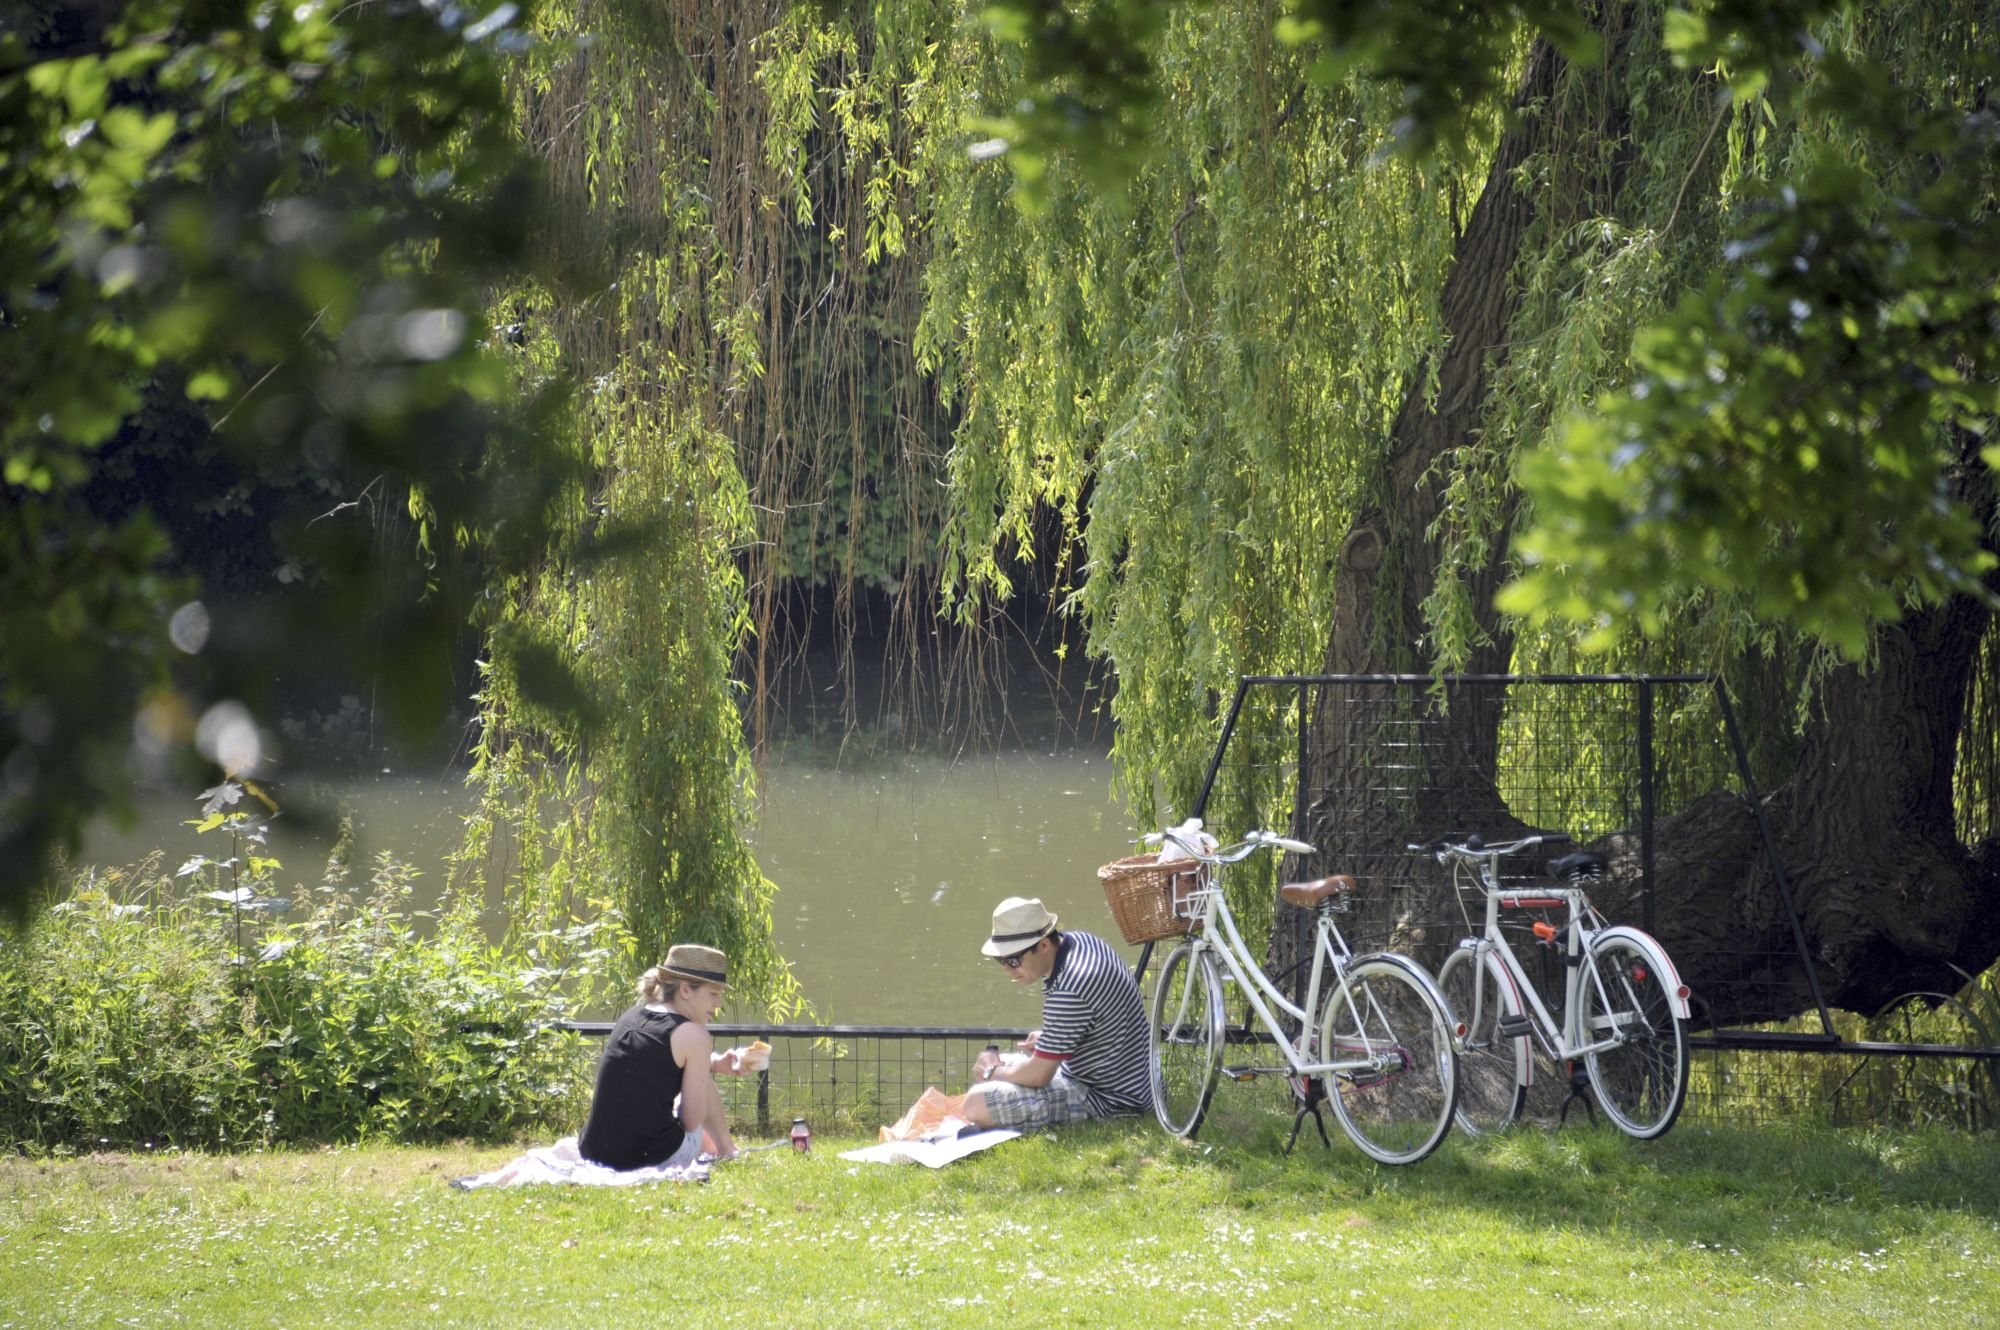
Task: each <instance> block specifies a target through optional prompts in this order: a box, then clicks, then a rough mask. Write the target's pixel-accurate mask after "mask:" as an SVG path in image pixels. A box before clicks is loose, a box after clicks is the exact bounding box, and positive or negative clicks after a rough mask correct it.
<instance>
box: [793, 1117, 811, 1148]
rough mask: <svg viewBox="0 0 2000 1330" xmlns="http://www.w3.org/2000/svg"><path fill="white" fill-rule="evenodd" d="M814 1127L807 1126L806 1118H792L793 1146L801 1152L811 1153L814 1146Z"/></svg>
mask: <svg viewBox="0 0 2000 1330" xmlns="http://www.w3.org/2000/svg"><path fill="white" fill-rule="evenodd" d="M812 1141H813V1134H812V1128H810V1127H808V1126H806V1120H805V1119H804V1118H793V1119H792V1148H793V1149H794V1150H797V1151H798V1152H799V1153H800V1154H807V1153H809V1152H810V1151H811V1150H812V1148H813V1145H812Z"/></svg>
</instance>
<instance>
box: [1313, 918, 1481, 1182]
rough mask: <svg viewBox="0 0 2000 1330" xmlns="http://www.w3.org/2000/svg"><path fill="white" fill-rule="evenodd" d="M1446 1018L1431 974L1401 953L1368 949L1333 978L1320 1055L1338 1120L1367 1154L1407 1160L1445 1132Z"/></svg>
mask: <svg viewBox="0 0 2000 1330" xmlns="http://www.w3.org/2000/svg"><path fill="white" fill-rule="evenodd" d="M1452 1027H1453V1021H1452V1018H1451V1015H1450V1012H1449V1011H1448V1010H1447V1008H1446V1007H1445V1005H1444V1001H1443V999H1441V998H1440V997H1438V995H1437V987H1436V985H1435V984H1433V983H1432V982H1431V980H1430V976H1428V975H1426V974H1424V973H1423V971H1421V970H1419V969H1418V968H1417V966H1416V963H1415V962H1414V961H1411V960H1409V959H1407V958H1405V957H1401V956H1390V955H1379V956H1370V957H1366V958H1364V959H1362V960H1361V961H1358V962H1356V963H1355V965H1354V966H1353V967H1352V968H1350V969H1349V970H1348V972H1347V977H1346V980H1345V982H1343V983H1341V984H1339V985H1336V986H1335V988H1334V990H1333V993H1332V995H1331V996H1330V997H1329V998H1328V999H1327V1003H1326V1008H1325V1010H1324V1012H1323V1013H1322V1014H1321V1017H1320V1041H1319V1046H1320V1056H1322V1057H1323V1058H1325V1059H1326V1060H1327V1061H1328V1062H1336V1063H1346V1064H1349V1065H1348V1066H1346V1067H1344V1068H1343V1069H1341V1070H1336V1071H1332V1072H1328V1073H1327V1074H1326V1077H1325V1083H1326V1095H1327V1098H1328V1099H1330V1100H1332V1101H1333V1111H1334V1114H1335V1115H1336V1116H1337V1117H1339V1119H1340V1125H1341V1126H1342V1127H1344V1128H1346V1130H1347V1134H1348V1135H1349V1136H1351V1137H1353V1138H1354V1143H1355V1144H1356V1145H1358V1146H1360V1147H1361V1149H1362V1151H1363V1152H1364V1153H1366V1154H1367V1155H1368V1156H1369V1157H1370V1158H1373V1159H1377V1160H1380V1161H1381V1162H1382V1163H1385V1164H1414V1163H1415V1162H1416V1161H1417V1160H1419V1159H1422V1158H1423V1157H1424V1156H1425V1155H1427V1154H1429V1153H1430V1152H1431V1151H1433V1150H1435V1149H1437V1147H1438V1143H1439V1142H1441V1141H1443V1140H1444V1134H1445V1133H1446V1132H1447V1131H1449V1130H1450V1129H1451V1118H1452V1112H1453V1110H1454V1109H1455V1108H1456V1107H1457V1103H1458V1056H1457V1054H1456V1052H1454V1050H1453V1048H1452Z"/></svg>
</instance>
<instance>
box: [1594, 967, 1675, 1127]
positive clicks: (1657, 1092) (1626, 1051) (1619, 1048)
mask: <svg viewBox="0 0 2000 1330" xmlns="http://www.w3.org/2000/svg"><path fill="white" fill-rule="evenodd" d="M1590 969H1591V974H1590V976H1587V977H1586V979H1585V983H1584V986H1583V1022H1584V1033H1585V1035H1586V1036H1588V1037H1589V1038H1590V1039H1592V1040H1597V1039H1604V1038H1608V1037H1610V1036H1612V1035H1613V1034H1616V1035H1617V1036H1618V1039H1619V1042H1618V1043H1617V1044H1616V1045H1615V1046H1614V1047H1611V1048H1606V1049H1603V1050H1600V1051H1599V1052H1596V1053H1592V1054H1589V1055H1588V1056H1586V1057H1585V1058H1584V1060H1583V1061H1584V1067H1585V1068H1586V1069H1587V1070H1588V1071H1589V1073H1590V1087H1591V1089H1592V1090H1594V1091H1595V1092H1596V1094H1597V1105H1598V1107H1599V1108H1602V1109H1603V1110H1604V1114H1605V1116H1606V1117H1608V1118H1610V1119H1611V1121H1612V1122H1613V1123H1614V1124H1615V1125H1616V1126H1617V1127H1618V1129H1619V1130H1620V1131H1622V1132H1624V1133H1625V1134H1626V1135H1628V1136H1633V1137H1636V1138H1638V1139H1639V1140H1642V1141H1650V1140H1652V1139H1653V1138H1654V1137H1656V1136H1659V1135H1661V1134H1662V1133H1664V1132H1665V1131H1666V1130H1667V1128H1669V1127H1671V1126H1673V1125H1674V1119H1675V1118H1676V1117H1678V1116H1679V1115H1680V1111H1681V1101H1682V1100H1683V1099H1685V1098H1686V1097H1687V1075H1688V1055H1687V1022H1686V1021H1684V1020H1682V1019H1681V1018H1680V1017H1679V1016H1676V1015H1675V1014H1674V1007H1673V1002H1672V1000H1671V999H1670V998H1669V996H1668V994H1667V989H1666V984H1667V980H1668V975H1670V974H1671V973H1672V971H1671V970H1670V969H1669V968H1668V967H1667V966H1665V965H1662V964H1660V963H1659V961H1658V960H1656V959H1655V958H1654V957H1653V956H1652V955H1650V954H1649V953H1648V951H1647V949H1646V948H1644V947H1642V946H1640V945H1639V944H1638V943H1636V942H1634V941H1633V940H1632V939H1631V938H1630V937H1609V938H1603V939H1601V940H1599V941H1598V942H1597V944H1596V945H1594V946H1593V947H1591V949H1590Z"/></svg>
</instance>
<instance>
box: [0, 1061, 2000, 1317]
mask: <svg viewBox="0 0 2000 1330" xmlns="http://www.w3.org/2000/svg"><path fill="white" fill-rule="evenodd" d="M1225 1093H1226V1091H1225ZM1235 1125H1236V1124H1225V1125H1224V1126H1223V1127H1222V1128H1220V1129H1218V1130H1217V1131H1216V1132H1215V1133H1214V1139H1213V1140H1212V1141H1206V1140H1205V1141H1204V1143H1202V1144H1197V1145H1194V1146H1187V1145H1183V1144H1181V1143H1179V1142H1174V1141H1170V1140H1168V1139H1167V1138H1166V1137H1164V1136H1163V1135H1162V1134H1161V1133H1160V1132H1159V1131H1158V1130H1157V1129H1155V1128H1153V1127H1152V1126H1151V1125H1150V1123H1141V1122H1138V1121H1136V1120H1134V1121H1129V1122H1125V1123H1115V1124H1094V1125H1092V1126H1090V1127H1087V1128H1078V1129H1073V1130H1067V1131H1063V1132H1060V1133H1057V1134H1053V1135H1042V1136H1037V1137H1031V1138H1027V1139H1023V1140H1020V1141H1015V1142H1011V1143H1009V1144H1005V1145H1002V1146H1000V1147H998V1148H996V1149H994V1150H991V1151H988V1152H987V1153H985V1154H983V1155H978V1156H975V1157H973V1158H971V1159H967V1160H965V1161H962V1162H960V1163H957V1164H954V1165H951V1166H950V1167H948V1168H945V1169H942V1170H939V1171H936V1172H932V1171H930V1170H927V1169H921V1168H916V1167H910V1166H902V1167H883V1166H875V1165H855V1164H850V1163H847V1162H846V1161H844V1160H841V1159H840V1158H838V1157H837V1151H838V1150H839V1149H840V1148H842V1147H844V1146H851V1145H854V1144H859V1143H861V1142H859V1141H858V1140H849V1141H844V1142H843V1141H840V1140H837V1139H821V1140H818V1141H816V1142H815V1145H816V1148H815V1150H814V1152H813V1153H812V1154H810V1155H804V1156H801V1155H795V1154H793V1153H792V1152H791V1151H789V1150H773V1151H768V1152H765V1153H762V1154H756V1155H752V1156H748V1157H746V1158H745V1159H743V1160H740V1161H736V1162H733V1163H731V1164H728V1165H725V1166H722V1167H720V1168H718V1169H717V1170H716V1171H715V1176H714V1178H713V1180H712V1181H711V1182H709V1183H708V1184H707V1185H704V1186H694V1185H684V1186H653V1187H644V1188H636V1189H630V1190H623V1189H585V1188H556V1187H540V1188H522V1189H512V1190H494V1191H484V1192H473V1193H464V1192H458V1191H454V1190H452V1189H450V1188H449V1187H447V1186H446V1185H445V1180H446V1179H447V1178H449V1177H452V1176H454V1175H457V1174H461V1173H468V1172H475V1171H479V1170H482V1169H486V1168H490V1167H493V1166H495V1165H497V1164H499V1163H501V1162H503V1161H504V1160H505V1159H506V1158H508V1157H510V1156H511V1155H512V1154H513V1153H515V1152H514V1151H511V1150H494V1149H470V1148H465V1149H453V1148H443V1149H416V1148H403V1147H369V1148H344V1149H328V1150H322V1151H317V1152H301V1153H280V1152H274V1153H269V1154H250V1155H232V1156H201V1155H184V1154H173V1155H164V1156H150V1155H149V1156H140V1155H98V1156H92V1157H88V1158H81V1159H69V1160H30V1159H23V1158H14V1159H7V1160H4V1161H0V1327H6V1328H7V1330H13V1328H14V1327H28V1326H34V1327H42V1326H92V1327H94V1326H117V1325H139V1326H170V1325H190V1326H232V1327H234V1326H242V1327H258V1326H290V1327H307V1326H342V1327H353V1326H376V1325H396V1324H403V1325H411V1326H416V1325H422V1326H426V1327H428V1326H496V1327H508V1328H509V1330H533V1328H535V1327H545V1326H579V1327H586V1326H587V1327H593V1330H596V1328H601V1327H607V1326H641V1325H644V1326H674V1325H701V1324H723V1325H729V1324H743V1325H756V1326H766V1325H770V1326H784V1327H790V1326H841V1327H846V1326H929V1325H944V1324H947V1323H949V1324H952V1325H975V1326H976V1325H996V1326H997V1325H1010V1326H1011V1325H1033V1326H1072V1325H1073V1326H1155V1325H1161V1326H1178V1325H1195V1326H1228V1327H1249V1326H1258V1325H1277V1326H1294V1325H1307V1324H1312V1325H1328V1324H1349V1323H1352V1324H1356V1325H1361V1324H1374V1325H1399V1326H1428V1325H1491V1326H1501V1325H1520V1326H1534V1325H1548V1326H1565V1327H1572V1326H1579V1325H1601V1324H1606V1323H1614V1324H1632V1325H1650V1326H1680V1325H1693V1324H1717V1325H1729V1326H1740V1325H1751V1326H1757V1327H1771V1326H1803V1325H1827V1326H1840V1327H1852V1326H1857V1325H1884V1326H1891V1325H1893V1326H1899V1327H1901V1326H1939V1327H1953V1330H1962V1328H1963V1327H1967V1326H1979V1325H2000V1226H1997V1224H1996V1221H2000V1140H1996V1139H1995V1138H1993V1137H1991V1136H1986V1137H1964V1136H1956V1135H1947V1134H1917V1135H1911V1134H1895V1133H1860V1132H1837V1131H1831V1130H1817V1129H1812V1130H1808V1129H1798V1128H1790V1127H1783V1128H1764V1129H1748V1128H1729V1129H1708V1128H1704V1127H1701V1126H1699V1125H1688V1124H1684V1125H1683V1126H1681V1127H1678V1128H1676V1129H1675V1131H1674V1132H1672V1133H1671V1134H1670V1135H1669V1136H1668V1137H1667V1138H1666V1139H1665V1140H1663V1141H1659V1142H1656V1143H1653V1144H1650V1145H1638V1144H1634V1143H1631V1142H1628V1141H1626V1140H1624V1139H1623V1138H1620V1137H1618V1136H1615V1135H1612V1134H1610V1133H1608V1132H1605V1131H1600V1130H1596V1129H1585V1128H1578V1127H1571V1128H1567V1129H1564V1130H1561V1131H1547V1130H1542V1129H1537V1128H1529V1129H1524V1130H1519V1131H1515V1132H1513V1133H1509V1134H1507V1135H1504V1136H1501V1137H1498V1138H1491V1139H1483V1140H1477V1141H1472V1140H1465V1139H1461V1138H1454V1139H1452V1140H1450V1141H1448V1142H1447V1143H1446V1144H1445V1147H1444V1148H1443V1150H1441V1151H1440V1152H1439V1153H1438V1154H1437V1155H1436V1156H1434V1157H1433V1158H1431V1159H1430V1160H1428V1161H1426V1162H1424V1163H1423V1164H1420V1165H1417V1166H1415V1167H1413V1168H1407V1169H1382V1168H1378V1167H1376V1166H1373V1165H1371V1164H1369V1163H1368V1162H1366V1161H1365V1160H1364V1159H1363V1157H1362V1156H1361V1155H1360V1154H1359V1153H1358V1152H1357V1151H1355V1150H1354V1148H1353V1147H1352V1146H1351V1145H1348V1144H1346V1143H1345V1142H1344V1141H1343V1140H1341V1138H1339V1136H1338V1135H1336V1136H1335V1146H1334V1149H1333V1150H1332V1151H1330V1152H1329V1151H1327V1150H1325V1149H1323V1148H1321V1147H1320V1145H1319V1143H1318V1142H1317V1140H1315V1141H1313V1142H1312V1145H1311V1147H1310V1148H1306V1147H1303V1146H1302V1147H1301V1148H1300V1150H1299V1152H1298V1153H1297V1155H1296V1156H1295V1157H1293V1158H1291V1159H1286V1158H1283V1157H1282V1156H1281V1155H1280V1154H1279V1153H1278V1145H1279V1141H1278V1139H1277V1138H1275V1137H1274V1136H1273V1135H1272V1134H1271V1130H1270V1128H1269V1127H1268V1126H1261V1127H1253V1128H1251V1129H1246V1130H1236V1131H1232V1130H1231V1129H1230V1128H1231V1127H1232V1126H1235ZM1205 1135H1206V1133H1205Z"/></svg>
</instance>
